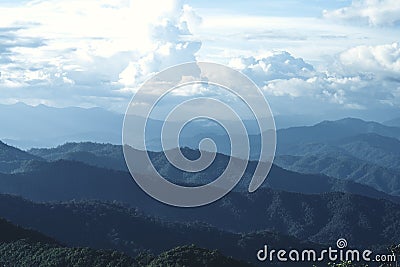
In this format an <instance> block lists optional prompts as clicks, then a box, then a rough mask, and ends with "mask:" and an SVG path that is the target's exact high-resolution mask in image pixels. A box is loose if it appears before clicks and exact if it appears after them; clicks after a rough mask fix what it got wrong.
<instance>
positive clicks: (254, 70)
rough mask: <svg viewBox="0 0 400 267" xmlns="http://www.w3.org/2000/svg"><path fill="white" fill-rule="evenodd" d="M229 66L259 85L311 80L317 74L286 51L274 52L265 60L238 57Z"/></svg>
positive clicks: (310, 66)
mask: <svg viewBox="0 0 400 267" xmlns="http://www.w3.org/2000/svg"><path fill="white" fill-rule="evenodd" d="M229 65H230V66H231V67H233V68H236V69H238V70H241V71H242V72H243V73H244V74H246V75H248V76H249V77H251V78H252V79H253V80H254V81H255V82H256V83H257V84H258V85H261V86H262V85H264V84H265V82H267V81H270V80H275V79H290V78H310V77H313V76H314V75H315V74H314V73H315V70H314V67H313V66H312V65H311V64H308V63H306V62H304V60H303V59H302V58H295V57H293V56H292V55H291V54H290V53H288V52H286V51H281V52H272V53H270V55H269V56H267V57H263V58H259V59H257V58H255V57H238V58H233V59H231V61H230V63H229Z"/></svg>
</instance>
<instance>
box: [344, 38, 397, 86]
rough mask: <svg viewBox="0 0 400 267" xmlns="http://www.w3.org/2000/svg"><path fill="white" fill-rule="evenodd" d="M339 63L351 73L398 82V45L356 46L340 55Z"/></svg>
mask: <svg viewBox="0 0 400 267" xmlns="http://www.w3.org/2000/svg"><path fill="white" fill-rule="evenodd" d="M340 62H341V63H342V64H343V65H344V66H345V68H346V70H347V71H349V72H352V73H364V74H367V75H371V76H377V75H378V76H383V77H385V78H396V79H399V80H400V44H399V43H393V44H387V45H378V46H357V47H354V48H351V49H349V50H347V51H345V52H343V53H341V54H340Z"/></svg>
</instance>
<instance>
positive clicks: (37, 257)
mask: <svg viewBox="0 0 400 267" xmlns="http://www.w3.org/2000/svg"><path fill="white" fill-rule="evenodd" d="M3 200H6V201H7V198H3ZM25 203H27V202H25ZM32 204H33V203H32ZM33 205H34V204H33ZM21 206H22V205H19V207H20V208H21ZM31 207H32V205H31V206H30V207H24V210H26V211H28V212H31V210H30V208H31ZM48 212H49V214H50V213H51V211H48ZM44 221H45V220H44ZM150 223H151V221H150ZM58 231H59V232H61V231H62V229H61V228H59V229H58ZM0 232H1V233H2V234H1V236H0V263H1V265H2V266H27V267H28V266H60V267H61V266H63V267H67V266H104V267H106V266H121V267H125V266H132V267H134V266H137V267H139V266H160V265H163V264H162V263H166V262H168V263H169V264H184V265H185V266H243V267H246V266H251V265H250V264H248V263H246V262H243V261H238V260H234V259H233V258H231V257H226V256H224V255H223V254H221V253H220V252H219V251H217V250H215V251H210V250H207V249H202V248H198V247H195V246H183V247H176V248H173V249H172V250H171V251H167V252H164V253H162V254H160V255H159V256H153V255H147V258H148V262H145V263H144V262H141V261H143V255H141V256H140V257H137V258H136V259H134V258H133V257H130V256H128V255H127V254H124V253H122V252H117V251H113V250H95V249H93V248H88V247H86V248H82V247H80V248H79V247H65V246H63V245H61V244H60V243H59V242H57V241H55V240H54V239H52V238H49V237H47V236H45V235H43V234H41V233H39V232H37V231H34V230H27V229H24V228H22V227H20V226H16V225H14V224H12V223H10V222H8V221H6V220H4V219H0ZM98 233H100V231H98ZM113 238H116V237H115V236H114V237H113ZM160 238H162V236H160ZM200 264H203V265H200ZM163 266H164V265H163Z"/></svg>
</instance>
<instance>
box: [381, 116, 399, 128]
mask: <svg viewBox="0 0 400 267" xmlns="http://www.w3.org/2000/svg"><path fill="white" fill-rule="evenodd" d="M383 124H384V125H387V126H392V127H400V117H399V118H394V119H391V120H388V121H385V122H383Z"/></svg>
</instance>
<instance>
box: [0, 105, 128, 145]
mask: <svg viewBox="0 0 400 267" xmlns="http://www.w3.org/2000/svg"><path fill="white" fill-rule="evenodd" d="M122 121H123V115H121V114H117V113H113V112H110V111H106V110H103V109H101V108H91V109H84V108H76V107H71V108H53V107H48V106H44V105H39V106H36V107H32V106H28V105H25V104H22V103H18V104H15V105H0V122H1V125H2V126H1V128H0V139H2V140H5V141H7V143H9V144H11V145H14V146H18V147H20V148H23V149H25V148H30V147H52V146H56V145H59V144H63V143H65V142H66V141H89V140H90V141H96V142H110V143H116V144H118V143H120V142H121V129H122Z"/></svg>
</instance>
